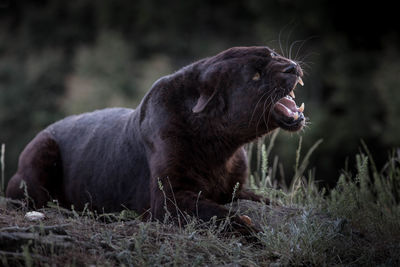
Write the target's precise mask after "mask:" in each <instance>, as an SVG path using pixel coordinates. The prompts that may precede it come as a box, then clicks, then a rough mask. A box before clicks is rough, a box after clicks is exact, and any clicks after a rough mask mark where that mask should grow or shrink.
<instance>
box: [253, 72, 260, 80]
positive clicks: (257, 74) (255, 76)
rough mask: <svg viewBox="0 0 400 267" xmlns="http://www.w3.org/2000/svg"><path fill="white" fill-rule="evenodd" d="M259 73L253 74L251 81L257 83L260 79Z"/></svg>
mask: <svg viewBox="0 0 400 267" xmlns="http://www.w3.org/2000/svg"><path fill="white" fill-rule="evenodd" d="M260 77H261V76H260V73H259V72H256V73H255V74H254V76H253V81H258V80H259V79H260Z"/></svg>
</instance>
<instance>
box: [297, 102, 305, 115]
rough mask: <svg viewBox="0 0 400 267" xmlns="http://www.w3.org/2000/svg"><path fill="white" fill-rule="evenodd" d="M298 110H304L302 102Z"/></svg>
mask: <svg viewBox="0 0 400 267" xmlns="http://www.w3.org/2000/svg"><path fill="white" fill-rule="evenodd" d="M298 111H300V112H302V113H303V111H304V103H301V106H300V107H299V109H298Z"/></svg>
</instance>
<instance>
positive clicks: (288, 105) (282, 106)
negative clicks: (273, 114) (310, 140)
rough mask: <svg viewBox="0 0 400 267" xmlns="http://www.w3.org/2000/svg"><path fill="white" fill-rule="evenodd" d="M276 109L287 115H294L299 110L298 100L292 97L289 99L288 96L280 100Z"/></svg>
mask: <svg viewBox="0 0 400 267" xmlns="http://www.w3.org/2000/svg"><path fill="white" fill-rule="evenodd" d="M274 109H275V111H277V112H278V113H281V114H283V115H285V116H286V117H293V115H294V114H295V113H297V111H298V110H297V106H296V102H294V101H293V100H292V99H289V98H286V97H284V98H282V99H281V100H279V101H278V102H277V103H276V104H275V106H274Z"/></svg>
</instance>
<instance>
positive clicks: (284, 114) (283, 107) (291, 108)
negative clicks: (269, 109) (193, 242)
mask: <svg viewBox="0 0 400 267" xmlns="http://www.w3.org/2000/svg"><path fill="white" fill-rule="evenodd" d="M298 83H299V84H300V85H301V86H303V85H304V83H303V80H302V79H301V77H300V76H297V80H296V81H295V83H294V85H293V87H292V89H291V90H290V92H289V93H288V94H287V95H286V96H284V97H283V98H281V99H279V100H278V102H276V103H275V105H274V107H273V115H274V117H275V120H276V122H277V124H278V126H279V127H281V128H283V129H284V130H288V131H298V130H300V129H301V128H303V126H304V124H305V117H304V114H303V112H304V103H302V104H301V105H300V107H299V106H297V104H296V102H295V101H294V98H295V94H294V91H293V90H294V89H295V87H296V85H297V84H298Z"/></svg>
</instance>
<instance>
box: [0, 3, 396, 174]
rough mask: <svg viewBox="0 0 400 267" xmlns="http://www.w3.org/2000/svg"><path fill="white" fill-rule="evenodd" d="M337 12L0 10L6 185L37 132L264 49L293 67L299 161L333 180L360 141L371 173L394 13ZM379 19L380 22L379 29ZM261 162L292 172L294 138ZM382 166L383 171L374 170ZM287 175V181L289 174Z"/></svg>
mask: <svg viewBox="0 0 400 267" xmlns="http://www.w3.org/2000/svg"><path fill="white" fill-rule="evenodd" d="M358 8H359V7H357V6H355V7H350V6H349V5H345V4H342V3H341V2H340V1H328V0H321V1H289V0H272V1H263V0H247V1H227V0H223V1H209V0H206V1H201V0H188V1H179V0H170V1H168V3H166V2H165V1H161V0H153V1H149V0H138V1H123V0H113V1H107V0H98V1H90V0H77V1H61V0H52V1H50V0H40V1H22V0H20V1H2V2H1V3H0V142H1V143H6V176H7V177H10V176H11V175H12V174H13V172H14V171H15V168H16V163H17V157H18V154H19V153H20V152H21V151H22V149H23V147H24V146H25V145H26V144H27V142H28V141H29V140H30V139H32V138H33V137H34V135H35V134H36V133H37V132H38V131H39V130H40V129H42V128H44V127H45V126H46V125H48V124H50V123H52V122H54V121H55V120H57V119H60V118H62V117H63V116H66V115H69V114H73V113H80V112H85V111H90V110H93V109H97V108H104V107H107V106H127V107H135V106H136V105H137V104H138V103H139V101H140V98H141V97H142V96H143V94H144V93H145V92H146V91H147V90H148V89H149V88H150V86H151V84H152V83H153V82H154V81H155V80H157V79H158V78H159V77H161V76H163V75H166V74H169V73H171V72H173V71H174V70H176V69H179V68H180V67H182V66H184V65H186V64H188V63H190V62H192V61H194V60H197V59H199V58H202V57H205V56H210V55H213V54H215V53H217V52H219V51H221V50H224V49H226V48H228V47H231V46H239V45H268V46H270V47H273V48H275V49H276V50H277V51H278V52H280V53H282V54H284V55H285V56H290V57H293V58H294V59H296V60H300V61H302V65H303V67H304V69H305V71H306V73H307V76H306V77H305V79H304V81H305V83H306V85H305V87H304V88H301V90H298V91H297V93H296V94H297V98H298V102H300V103H301V102H305V103H306V111H305V113H306V115H307V116H308V117H309V118H310V122H311V123H310V125H309V127H308V129H306V130H305V133H304V134H303V133H300V134H302V135H304V138H303V146H304V147H305V150H304V151H307V148H309V147H311V146H312V145H313V144H314V143H315V142H316V140H318V139H320V138H323V139H324V142H323V143H322V144H321V146H320V147H319V148H318V149H317V151H315V153H314V155H313V157H312V158H311V159H310V161H311V163H310V165H311V166H316V168H317V169H316V173H317V178H318V179H322V180H324V181H334V180H335V179H336V178H337V176H338V173H339V172H340V170H339V169H340V168H341V166H343V162H344V161H345V158H346V155H349V154H354V153H355V152H356V151H357V150H358V147H359V144H360V143H359V142H360V139H363V140H365V142H366V143H367V144H368V146H369V148H370V150H371V151H372V153H373V154H374V156H375V160H376V162H377V164H380V163H382V164H383V161H384V159H385V158H386V152H385V151H387V150H388V148H390V147H393V146H399V145H400V135H399V130H400V126H399V124H398V123H397V118H398V117H399V115H400V107H399V105H398V103H399V101H400V92H399V91H398V90H397V88H398V87H399V85H400V79H399V76H398V75H399V73H400V63H399V62H400V52H399V49H398V47H399V44H400V40H399V35H398V29H397V28H396V25H397V22H396V21H395V19H396V17H397V16H396V14H395V13H394V12H395V11H396V8H393V7H390V6H388V5H386V4H383V3H382V4H376V3H370V4H367V3H364V4H363V6H362V12H360V10H359V9H358ZM377 18H379V20H378V19H377ZM291 135H293V134H286V135H281V136H279V137H278V138H277V141H276V146H275V147H274V149H273V151H272V152H271V155H274V154H278V155H279V157H280V159H281V162H284V163H285V166H284V167H285V171H286V172H293V167H292V166H294V165H295V163H294V162H293V158H295V157H293V155H295V153H296V147H297V138H290V136H291ZM380 159H381V160H380ZM289 176H290V175H289Z"/></svg>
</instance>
